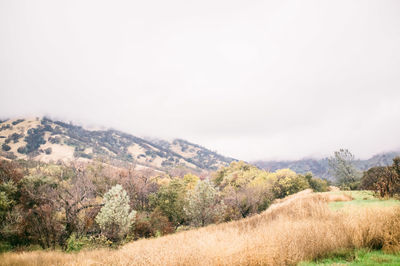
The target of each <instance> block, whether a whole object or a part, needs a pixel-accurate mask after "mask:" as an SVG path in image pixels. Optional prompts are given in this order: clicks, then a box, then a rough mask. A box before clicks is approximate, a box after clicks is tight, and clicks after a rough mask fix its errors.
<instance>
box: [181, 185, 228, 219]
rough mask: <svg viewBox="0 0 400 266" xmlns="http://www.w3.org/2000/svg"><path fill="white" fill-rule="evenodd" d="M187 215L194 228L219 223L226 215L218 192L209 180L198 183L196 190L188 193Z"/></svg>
mask: <svg viewBox="0 0 400 266" xmlns="http://www.w3.org/2000/svg"><path fill="white" fill-rule="evenodd" d="M186 200H187V202H186V205H185V208H184V209H185V213H186V215H187V217H188V219H189V221H190V223H191V224H192V225H194V226H205V225H207V224H210V223H214V222H217V221H218V220H219V219H220V218H221V217H222V216H223V213H224V209H225V206H224V205H223V204H222V203H220V201H219V198H218V191H217V190H216V189H215V188H214V187H213V186H212V185H211V183H210V182H209V181H208V180H205V181H200V182H198V183H197V185H196V187H195V188H194V190H192V191H189V192H188V193H187V198H186Z"/></svg>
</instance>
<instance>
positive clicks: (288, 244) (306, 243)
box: [0, 190, 400, 265]
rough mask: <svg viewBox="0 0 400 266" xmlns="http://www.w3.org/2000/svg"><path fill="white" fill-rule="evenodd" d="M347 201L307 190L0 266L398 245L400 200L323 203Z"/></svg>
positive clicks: (292, 261) (310, 253) (325, 253)
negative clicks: (212, 220)
mask: <svg viewBox="0 0 400 266" xmlns="http://www.w3.org/2000/svg"><path fill="white" fill-rule="evenodd" d="M348 200H351V199H349V198H348V196H346V195H343V192H340V193H334V194H332V193H312V192H311V191H310V190H305V191H302V192H299V193H297V194H294V195H291V196H288V197H287V198H285V199H283V200H280V201H278V202H276V203H275V204H273V205H272V206H270V208H268V209H267V210H266V211H264V212H263V213H261V214H258V215H255V216H252V217H248V218H245V219H242V220H239V221H233V222H229V223H221V224H217V225H210V226H207V227H204V228H199V229H194V230H189V231H183V232H179V233H176V234H172V235H167V236H162V237H157V238H151V239H141V240H138V241H134V242H131V243H128V244H126V245H124V246H123V247H121V248H120V249H117V250H115V249H114V250H111V249H109V250H106V249H95V250H83V251H80V252H76V253H69V254H68V253H63V252H60V251H34V252H19V253H16V252H9V253H4V254H1V255H0V265H99V264H101V265H296V264H297V263H299V262H301V261H310V260H317V259H321V258H324V257H329V256H332V254H338V256H340V255H341V256H342V257H343V255H346V254H349V255H351V252H353V251H354V250H359V249H377V250H379V251H382V252H396V251H398V250H399V248H400V241H399V230H398V229H399V228H400V219H399V217H400V216H399V214H400V213H399V209H398V207H396V206H398V202H397V204H395V205H393V206H376V207H369V208H364V207H362V206H357V207H343V208H341V209H338V210H332V209H331V208H330V207H329V205H328V204H327V203H329V202H331V203H335V202H339V201H348ZM382 202H384V201H382ZM335 252H336V253H335ZM397 258H398V257H394V259H397ZM352 259H353V260H354V259H355V258H352ZM348 261H351V260H348ZM348 261H347V262H348ZM386 262H390V261H386ZM369 265H373V264H369ZM391 265H395V264H391Z"/></svg>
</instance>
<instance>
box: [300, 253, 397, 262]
mask: <svg viewBox="0 0 400 266" xmlns="http://www.w3.org/2000/svg"><path fill="white" fill-rule="evenodd" d="M298 265H299V266H311V265H354V266H361V265H363V266H372V265H387V266H391V265H393V266H394V265H397V266H398V265H400V254H385V253H383V252H382V251H380V250H379V251H378V250H374V251H369V250H365V249H362V250H356V251H353V250H347V251H346V250H343V251H337V252H333V253H332V254H329V255H328V256H327V257H326V258H324V259H319V260H316V261H311V262H300V263H299V264H298Z"/></svg>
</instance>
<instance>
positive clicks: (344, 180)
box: [328, 149, 361, 189]
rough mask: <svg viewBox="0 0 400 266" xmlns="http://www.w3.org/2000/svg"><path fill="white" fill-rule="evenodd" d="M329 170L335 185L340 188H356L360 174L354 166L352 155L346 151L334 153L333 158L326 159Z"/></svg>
mask: <svg viewBox="0 0 400 266" xmlns="http://www.w3.org/2000/svg"><path fill="white" fill-rule="evenodd" d="M328 161H329V167H330V170H331V172H332V174H333V176H334V177H335V180H336V183H337V184H338V185H340V186H341V187H343V188H344V187H346V188H347V187H348V188H352V189H354V188H356V186H357V182H358V181H359V180H360V178H361V173H360V171H359V170H357V169H356V167H355V164H354V161H355V159H354V155H353V154H352V153H351V152H350V151H349V150H347V149H340V150H339V151H335V153H334V156H333V157H330V158H329V159H328Z"/></svg>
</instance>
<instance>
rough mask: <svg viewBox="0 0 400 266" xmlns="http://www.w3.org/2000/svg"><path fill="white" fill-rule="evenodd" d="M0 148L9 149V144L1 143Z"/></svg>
mask: <svg viewBox="0 0 400 266" xmlns="http://www.w3.org/2000/svg"><path fill="white" fill-rule="evenodd" d="M1 148H2V149H3V151H9V150H11V147H10V146H8V145H7V144H5V143H4V144H3V145H1Z"/></svg>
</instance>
